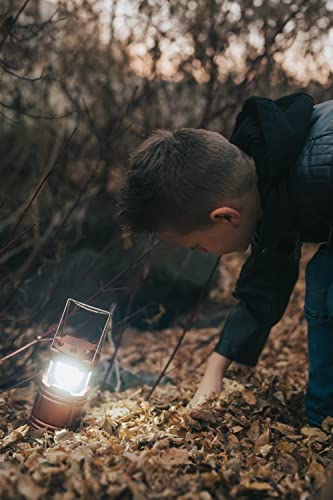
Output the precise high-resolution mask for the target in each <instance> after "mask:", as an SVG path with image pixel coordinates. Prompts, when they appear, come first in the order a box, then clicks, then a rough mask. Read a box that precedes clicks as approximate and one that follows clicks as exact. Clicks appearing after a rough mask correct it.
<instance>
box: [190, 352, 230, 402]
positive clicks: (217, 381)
mask: <svg viewBox="0 0 333 500" xmlns="http://www.w3.org/2000/svg"><path fill="white" fill-rule="evenodd" d="M230 363H231V360H230V359H228V358H226V357H225V356H222V355H221V354H218V353H217V352H213V354H211V356H210V357H209V359H208V363H207V367H206V371H205V374H204V376H203V378H202V380H201V382H200V385H199V387H198V389H197V391H196V393H195V394H194V396H193V398H192V399H191V401H190V402H189V404H188V408H193V407H195V406H197V405H198V404H200V403H202V402H203V401H204V400H205V399H207V398H209V397H210V396H211V395H212V394H213V393H216V394H220V392H221V390H222V381H223V377H224V374H225V372H226V369H227V368H228V366H229V365H230Z"/></svg>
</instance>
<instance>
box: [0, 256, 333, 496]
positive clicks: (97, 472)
mask: <svg viewBox="0 0 333 500" xmlns="http://www.w3.org/2000/svg"><path fill="white" fill-rule="evenodd" d="M312 252H313V248H307V249H305V251H304V258H303V260H304V263H306V261H307V260H308V258H309V256H310V255H311V253H312ZM241 261H242V259H241V257H237V256H232V257H228V258H225V259H224V262H225V263H224V266H223V277H222V283H224V289H222V288H221V289H220V290H218V291H215V292H214V293H215V295H218V296H219V297H220V299H221V301H222V300H224V301H226V300H230V298H229V294H230V290H231V289H232V287H233V284H234V281H235V278H236V275H237V273H238V270H239V267H240V265H241ZM304 263H303V266H302V267H303V270H302V276H301V279H300V281H299V283H298V284H297V286H296V289H295V292H294V294H293V297H292V300H291V302H290V304H289V307H288V310H287V313H286V315H285V317H284V318H283V320H282V321H281V322H280V323H279V324H278V325H277V326H276V327H275V328H274V330H273V331H272V334H271V336H270V339H269V341H268V343H267V346H266V348H265V350H264V352H263V354H262V356H261V359H260V363H259V364H258V366H257V368H256V369H255V370H254V369H251V370H250V369H245V368H244V367H240V366H232V367H231V369H230V370H229V372H228V379H227V380H226V382H225V387H224V391H223V393H222V394H221V396H220V397H219V398H215V399H212V400H211V401H208V402H206V403H205V404H203V405H202V406H201V407H200V408H197V409H192V410H187V409H186V405H187V403H188V401H189V400H190V398H191V396H192V394H193V391H194V390H195V386H196V383H197V382H198V380H199V379H200V374H201V373H202V370H203V368H204V360H205V359H206V358H207V356H208V355H209V353H210V351H211V350H212V348H213V346H214V343H215V342H216V339H217V336H218V329H202V330H193V331H190V332H189V333H188V335H187V337H186V339H185V342H184V344H183V346H182V348H181V349H180V351H179V352H178V354H177V356H176V359H175V361H174V363H173V365H172V367H171V369H170V371H169V375H170V376H171V377H172V378H173V379H174V381H175V384H176V385H166V386H160V387H158V388H157V390H156V392H155V393H154V394H153V396H152V398H151V401H150V402H147V401H145V396H146V395H147V393H148V389H149V388H148V387H142V388H137V389H131V390H128V391H126V392H124V393H113V394H111V393H109V392H100V391H97V390H96V389H95V390H94V391H93V392H92V394H91V398H90V400H89V403H88V404H87V407H86V413H85V416H84V418H83V421H82V425H81V428H80V429H79V430H78V431H77V432H71V431H66V430H64V431H59V432H56V433H53V432H42V431H36V430H34V429H31V428H29V426H28V425H27V417H28V415H29V411H30V408H31V402H32V399H33V396H34V391H35V387H34V386H33V385H31V386H30V387H28V388H24V389H16V390H11V391H8V392H7V393H3V394H1V395H0V449H1V458H0V492H1V493H0V497H1V498H15V499H16V498H17V499H19V498H27V499H29V500H35V499H36V500H37V499H39V498H40V499H49V498H52V499H53V498H54V499H58V500H60V499H64V500H71V499H74V498H86V499H91V498H110V499H113V498H114V499H116V498H124V499H127V498H128V499H132V498H134V499H137V500H144V499H159V498H170V499H172V498H179V499H184V500H185V499H188V500H192V499H200V500H209V499H224V498H244V499H245V498H251V499H253V498H258V499H259V498H265V499H266V498H267V499H268V498H290V499H293V498H295V499H296V498H297V499H298V498H299V499H302V500H306V499H310V498H319V497H320V495H321V496H322V498H326V499H327V500H328V499H330V498H333V492H330V487H329V481H328V482H327V478H329V476H330V474H331V473H332V470H333V469H332V468H333V465H332V463H333V449H332V444H333V419H327V420H326V421H325V423H324V424H323V428H322V429H317V428H313V427H309V426H308V425H307V423H306V419H305V416H304V410H303V397H304V390H305V387H306V378H307V353H306V327H305V323H304V320H303V313H302V305H303V298H304V279H303V274H304ZM180 333H181V331H180V330H177V329H170V330H167V331H163V332H159V333H148V332H147V333H143V334H142V333H140V334H139V333H137V334H136V333H135V332H127V334H126V335H127V337H126V338H125V343H124V345H123V347H122V349H121V352H120V361H121V363H122V364H123V365H125V366H129V367H134V368H135V369H137V370H141V369H144V370H146V371H147V370H150V371H152V372H155V373H158V372H159V370H160V368H161V367H162V366H163V364H164V363H165V361H166V360H167V359H168V356H169V354H170V353H171V351H172V348H173V346H174V344H175V342H176V341H177V338H178V336H179V335H180ZM126 340H127V341H126ZM324 485H325V487H324V488H323V486H324ZM321 490H324V491H322V492H321V493H319V492H320V491H321Z"/></svg>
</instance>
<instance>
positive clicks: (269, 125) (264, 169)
mask: <svg viewBox="0 0 333 500" xmlns="http://www.w3.org/2000/svg"><path fill="white" fill-rule="evenodd" d="M313 104H314V103H313V99H312V97H311V96H309V95H308V94H305V93H296V94H291V95H288V96H285V97H281V98H280V99H277V100H275V101H273V100H271V99H268V98H265V97H255V96H254V97H250V98H249V99H247V100H246V101H245V103H244V105H243V108H242V110H241V112H240V113H239V115H238V116H237V119H236V125H235V128H234V131H233V133H232V135H231V138H230V142H231V143H232V144H235V145H236V146H238V147H239V148H240V149H242V150H243V151H244V152H245V153H247V154H248V155H249V156H252V157H253V159H254V162H255V165H256V170H257V177H258V188H259V192H260V196H261V199H262V203H263V204H264V201H265V198H266V195H267V193H268V191H269V190H270V188H271V187H272V186H273V185H276V184H277V183H278V182H279V181H280V180H282V179H283V178H285V177H286V174H287V173H288V172H289V170H290V168H291V167H292V166H293V165H294V164H295V163H296V161H297V159H298V156H299V155H300V153H301V150H302V147H303V145H304V142H305V141H306V138H307V135H308V132H309V128H310V124H311V115H312V110H313Z"/></svg>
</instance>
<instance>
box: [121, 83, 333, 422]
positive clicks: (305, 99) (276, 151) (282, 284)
mask: <svg viewBox="0 0 333 500" xmlns="http://www.w3.org/2000/svg"><path fill="white" fill-rule="evenodd" d="M122 205H123V215H124V217H125V220H126V222H127V225H128V226H129V227H130V228H132V229H133V230H136V231H144V232H155V233H158V234H159V236H160V237H161V238H162V239H166V240H169V241H172V242H174V243H176V244H178V245H182V246H185V247H189V248H197V249H200V250H203V251H207V252H213V253H216V254H218V255H222V254H226V253H230V252H233V251H245V250H246V249H247V247H248V245H249V244H251V255H250V256H249V258H248V259H247V261H246V262H245V264H244V266H243V268H242V270H241V273H240V277H239V279H238V282H237V285H236V290H235V292H234V296H235V297H236V298H237V299H238V301H239V302H238V304H237V305H236V306H235V307H234V308H233V309H232V311H231V313H230V315H229V317H228V319H227V321H226V323H225V325H224V328H223V330H222V333H221V338H220V340H219V342H218V344H217V346H216V348H215V351H214V353H213V354H212V355H211V357H210V359H209V361H208V364H207V368H206V372H205V374H204V377H203V379H202V382H201V384H200V386H199V388H198V390H197V392H196V394H195V396H194V398H193V400H192V405H193V404H195V403H196V401H197V400H198V399H199V397H201V396H204V397H207V396H209V395H210V394H211V393H213V392H215V393H218V392H220V391H221V389H222V381H223V376H224V373H225V371H226V369H227V367H228V366H229V364H230V362H231V361H233V360H234V361H237V362H239V363H243V364H247V365H250V366H255V365H256V363H257V360H258V357H259V355H260V353H261V351H262V349H263V347H264V344H265V341H266V339H267V336H268V334H269V331H270V329H271V327H272V326H273V325H274V324H275V323H276V322H277V321H279V319H280V318H281V316H282V315H283V313H284V311H285V309H286V306H287V304H288V301H289V298H290V294H291V292H292V290H293V288H294V285H295V282H296V280H297V277H298V267H299V259H300V250H301V244H302V242H317V243H318V242H321V243H322V244H321V246H320V248H319V250H318V251H317V253H316V254H315V255H314V257H313V258H312V259H311V261H310V263H309V264H308V267H307V271H306V298H305V307H304V310H305V317H306V320H307V324H308V348H309V360H310V363H309V385H308V391H307V395H306V413H307V416H308V420H309V422H310V423H311V424H312V425H316V426H319V425H320V424H321V422H322V420H323V419H324V418H325V417H326V416H333V233H332V226H333V101H327V102H324V103H322V104H319V105H317V106H314V105H313V100H312V98H311V97H310V96H308V95H306V94H303V93H297V94H292V95H289V96H286V97H282V98H280V99H278V100H276V101H272V100H270V99H266V98H261V97H251V98H249V99H247V100H246V101H245V103H244V105H243V108H242V111H241V113H240V114H239V115H238V117H237V120H236V125H235V129H234V131H233V133H232V136H231V139H230V142H229V141H227V140H226V139H225V138H224V137H223V136H222V135H220V134H218V133H216V132H211V131H207V130H196V129H190V128H188V129H186V128H185V129H180V130H178V131H176V132H174V133H172V132H170V131H166V130H159V131H156V132H155V133H153V134H152V136H151V137H149V138H148V139H147V140H146V141H144V142H143V143H142V144H141V145H140V146H139V148H138V149H137V151H135V152H134V154H133V155H132V158H131V167H130V169H129V171H128V172H127V175H126V182H125V186H124V189H123V193H122Z"/></svg>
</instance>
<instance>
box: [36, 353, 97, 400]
mask: <svg viewBox="0 0 333 500" xmlns="http://www.w3.org/2000/svg"><path fill="white" fill-rule="evenodd" d="M90 377H91V372H88V371H86V370H83V369H82V368H80V367H79V366H77V365H75V364H70V363H66V362H64V361H60V360H58V361H50V365H49V369H48V371H47V375H46V380H45V383H46V384H47V385H48V386H52V385H53V386H55V387H58V388H59V389H62V390H64V391H68V392H70V393H71V394H72V395H73V396H74V395H76V396H79V395H81V394H83V393H84V391H85V389H86V388H87V386H88V384H89V380H90Z"/></svg>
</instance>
